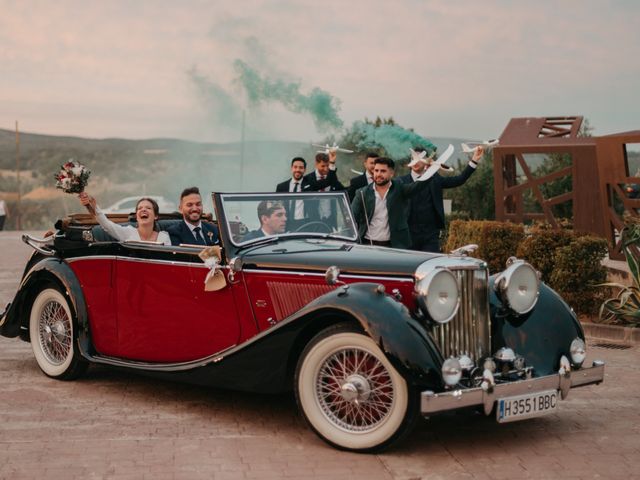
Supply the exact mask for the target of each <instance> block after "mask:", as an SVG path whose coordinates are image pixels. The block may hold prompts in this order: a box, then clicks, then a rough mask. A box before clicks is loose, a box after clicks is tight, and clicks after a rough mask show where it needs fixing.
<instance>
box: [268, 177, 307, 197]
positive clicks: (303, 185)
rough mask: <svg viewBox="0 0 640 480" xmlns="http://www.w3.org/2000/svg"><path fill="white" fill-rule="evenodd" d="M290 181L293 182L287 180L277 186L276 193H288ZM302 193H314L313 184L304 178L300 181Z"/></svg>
mask: <svg viewBox="0 0 640 480" xmlns="http://www.w3.org/2000/svg"><path fill="white" fill-rule="evenodd" d="M290 181H291V179H289V180H285V181H284V182H280V183H279V184H278V185H276V193H277V192H288V191H289V182H290ZM300 191H301V192H312V191H313V190H311V184H310V183H309V181H308V180H307V179H306V178H305V177H302V179H301V180H300Z"/></svg>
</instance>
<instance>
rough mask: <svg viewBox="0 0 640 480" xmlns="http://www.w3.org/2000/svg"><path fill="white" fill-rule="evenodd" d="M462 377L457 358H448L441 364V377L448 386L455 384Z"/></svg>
mask: <svg viewBox="0 0 640 480" xmlns="http://www.w3.org/2000/svg"><path fill="white" fill-rule="evenodd" d="M460 378H462V367H461V366H460V362H459V361H458V359H457V358H453V357H451V358H448V359H446V360H445V361H444V363H443V364H442V379H443V380H444V383H446V384H447V385H449V386H450V387H452V386H454V385H457V383H458V382H459V381H460Z"/></svg>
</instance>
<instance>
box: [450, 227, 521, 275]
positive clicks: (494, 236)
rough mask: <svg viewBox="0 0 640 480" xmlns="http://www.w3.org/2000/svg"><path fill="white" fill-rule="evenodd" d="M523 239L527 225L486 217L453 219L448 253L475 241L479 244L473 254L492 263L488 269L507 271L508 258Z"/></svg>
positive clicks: (489, 263)
mask: <svg viewBox="0 0 640 480" xmlns="http://www.w3.org/2000/svg"><path fill="white" fill-rule="evenodd" d="M523 239H524V226H523V225H520V224H515V223H507V222H495V221H486V220H471V221H467V222H465V221H462V220H454V221H452V222H451V224H450V225H449V237H448V238H447V242H446V243H445V246H444V251H445V252H450V251H452V250H454V249H456V248H458V247H461V246H463V245H467V244H470V243H475V244H477V245H478V250H476V252H475V254H474V256H475V257H477V258H482V259H483V260H485V261H486V262H487V264H488V265H489V271H491V272H500V271H502V270H504V266H505V263H506V261H507V259H508V258H509V257H511V256H513V254H514V252H516V251H517V249H518V245H519V244H520V242H522V240H523Z"/></svg>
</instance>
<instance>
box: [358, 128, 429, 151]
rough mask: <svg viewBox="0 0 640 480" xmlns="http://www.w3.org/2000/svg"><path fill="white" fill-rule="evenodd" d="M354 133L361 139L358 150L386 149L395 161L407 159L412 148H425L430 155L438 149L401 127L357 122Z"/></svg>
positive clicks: (421, 137)
mask: <svg viewBox="0 0 640 480" xmlns="http://www.w3.org/2000/svg"><path fill="white" fill-rule="evenodd" d="M352 131H353V135H354V137H355V138H357V139H359V140H358V141H357V142H356V148H357V149H358V150H360V151H366V150H374V149H376V148H384V150H385V151H386V152H387V156H389V157H391V158H393V159H394V160H402V159H406V158H407V157H408V156H409V149H410V148H415V147H423V148H425V149H427V151H428V152H429V153H431V152H433V151H434V150H436V148H437V147H436V146H435V145H434V144H433V143H431V142H430V141H429V140H427V139H426V138H424V137H423V136H421V135H418V134H417V133H415V132H412V131H410V130H407V129H405V128H402V127H401V126H399V125H380V126H376V125H372V124H370V123H365V122H355V123H354V124H353V127H352Z"/></svg>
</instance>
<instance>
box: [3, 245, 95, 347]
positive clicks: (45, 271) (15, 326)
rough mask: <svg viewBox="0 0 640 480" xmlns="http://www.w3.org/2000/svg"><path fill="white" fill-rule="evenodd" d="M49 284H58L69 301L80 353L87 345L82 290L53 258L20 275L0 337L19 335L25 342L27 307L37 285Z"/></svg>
mask: <svg viewBox="0 0 640 480" xmlns="http://www.w3.org/2000/svg"><path fill="white" fill-rule="evenodd" d="M30 264H31V261H30ZM51 281H53V282H56V283H58V284H59V285H60V286H61V287H62V289H63V293H64V294H65V295H66V297H67V298H68V299H69V302H70V305H71V308H72V309H73V312H74V313H75V316H76V319H77V326H78V338H80V339H82V341H81V342H80V346H81V350H83V351H86V350H87V349H86V347H87V346H88V345H89V340H88V332H89V321H88V317H87V308H86V303H85V299H84V295H83V293H82V288H81V286H80V282H79V281H78V278H77V277H76V275H75V273H73V270H71V268H70V267H69V265H68V264H67V263H66V262H64V261H62V260H60V259H59V258H56V257H45V258H43V259H41V260H39V261H37V262H36V263H33V264H32V265H31V268H30V269H29V271H27V272H26V273H25V274H24V276H23V278H22V282H21V283H20V286H19V287H18V292H17V293H16V296H15V297H14V300H13V302H12V303H11V305H10V306H9V308H8V309H7V311H6V312H5V314H4V317H3V319H2V321H1V323H0V334H2V335H3V336H6V337H16V336H18V335H20V336H21V338H22V339H23V340H28V339H29V337H28V328H29V325H28V324H29V312H30V311H31V305H32V303H33V300H34V298H35V296H36V295H37V294H38V293H39V291H40V288H41V287H40V285H43V284H45V283H46V282H51ZM82 347H85V348H82Z"/></svg>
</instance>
